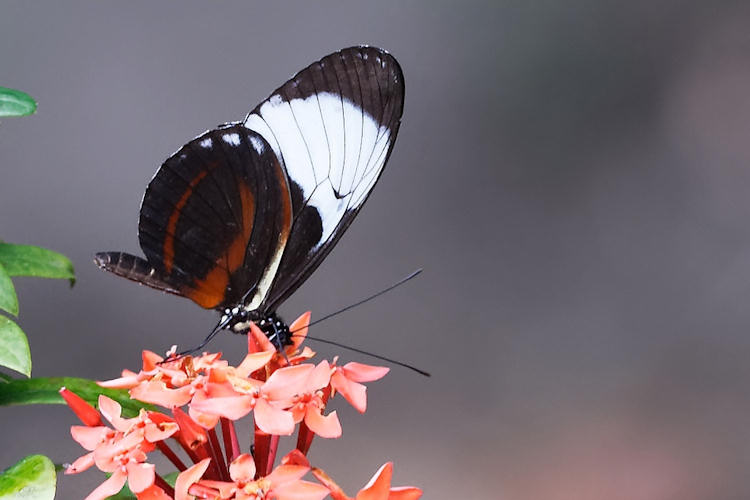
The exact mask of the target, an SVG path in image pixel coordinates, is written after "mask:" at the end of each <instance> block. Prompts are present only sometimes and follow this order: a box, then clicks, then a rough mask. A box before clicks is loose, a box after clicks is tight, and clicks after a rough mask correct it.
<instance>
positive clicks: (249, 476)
mask: <svg viewBox="0 0 750 500" xmlns="http://www.w3.org/2000/svg"><path fill="white" fill-rule="evenodd" d="M229 476H230V477H231V478H232V480H233V481H243V482H249V481H252V480H253V479H254V478H255V460H253V457H251V456H250V455H248V454H247V453H243V454H242V455H240V456H238V457H237V458H235V459H234V460H232V463H231V464H230V465H229Z"/></svg>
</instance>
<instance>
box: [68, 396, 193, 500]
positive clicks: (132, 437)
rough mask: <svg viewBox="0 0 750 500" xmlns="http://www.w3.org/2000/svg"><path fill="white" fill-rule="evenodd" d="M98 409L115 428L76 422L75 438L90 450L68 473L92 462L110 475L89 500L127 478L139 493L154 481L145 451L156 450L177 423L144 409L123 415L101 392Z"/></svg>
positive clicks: (111, 492) (116, 488)
mask: <svg viewBox="0 0 750 500" xmlns="http://www.w3.org/2000/svg"><path fill="white" fill-rule="evenodd" d="M99 411H100V412H101V414H102V415H103V416H104V418H106V419H107V421H109V423H110V424H112V427H114V429H111V428H109V427H106V426H103V425H98V426H73V427H71V429H70V432H71V435H72V436H73V439H75V440H76V441H77V442H78V443H79V444H80V445H81V446H83V448H84V449H86V450H88V451H89V452H90V453H87V454H86V455H84V456H82V457H80V458H79V459H78V460H76V461H75V462H73V464H72V465H70V466H69V467H68V468H67V469H66V471H65V473H66V474H77V473H79V472H82V471H84V470H86V469H88V468H89V467H91V466H92V465H96V466H97V468H99V469H100V470H102V471H104V472H109V473H111V476H110V477H109V478H108V479H107V480H106V481H104V482H103V483H102V484H101V485H99V487H98V488H96V489H95V490H94V491H93V492H91V494H90V495H89V496H88V497H86V500H97V499H104V498H107V497H109V496H111V495H114V494H115V493H117V492H118V491H120V489H122V487H123V486H124V484H125V482H126V481H127V482H128V485H129V486H130V489H131V490H133V492H135V493H140V492H143V491H145V490H147V489H148V488H150V487H151V486H152V485H153V484H154V481H155V472H154V466H153V464H149V463H146V454H147V453H148V452H150V451H153V450H154V448H155V443H157V442H159V441H162V440H164V439H167V438H168V437H170V436H171V435H172V434H174V433H175V432H177V430H178V428H177V424H175V423H174V422H173V421H171V420H165V419H164V418H162V417H163V416H161V417H159V418H158V419H156V420H154V419H152V418H151V416H152V413H151V412H147V411H145V410H141V413H140V414H139V415H138V416H137V417H135V418H122V417H121V411H122V409H121V407H120V405H119V404H118V403H117V402H115V401H113V400H111V399H109V398H108V397H106V396H99Z"/></svg>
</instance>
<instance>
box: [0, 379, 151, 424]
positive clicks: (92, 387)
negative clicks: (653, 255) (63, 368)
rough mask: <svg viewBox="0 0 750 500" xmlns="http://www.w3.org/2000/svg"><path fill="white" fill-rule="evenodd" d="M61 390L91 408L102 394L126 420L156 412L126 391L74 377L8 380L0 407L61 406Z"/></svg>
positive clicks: (1, 387) (2, 389) (0, 388)
mask: <svg viewBox="0 0 750 500" xmlns="http://www.w3.org/2000/svg"><path fill="white" fill-rule="evenodd" d="M61 387H67V388H68V389H69V390H71V391H73V392H75V393H76V394H78V395H79V396H81V397H82V398H83V399H84V400H86V401H87V402H88V403H90V404H92V405H94V406H96V403H97V401H98V400H99V394H104V395H105V396H107V397H108V398H111V399H114V400H115V401H117V402H118V403H120V406H122V414H123V416H125V417H134V416H136V415H138V412H139V411H140V409H141V408H145V409H147V410H153V409H155V407H154V406H152V405H149V404H146V403H141V402H140V401H136V400H135V399H130V395H129V394H128V391H126V390H125V389H106V388H104V387H99V386H98V385H97V384H96V382H94V381H93V380H88V379H85V378H76V377H49V378H47V377H37V378H30V379H13V380H10V381H9V382H7V383H3V384H0V406H7V405H31V404H64V403H65V401H64V400H63V398H62V396H60V394H59V392H60V388H61Z"/></svg>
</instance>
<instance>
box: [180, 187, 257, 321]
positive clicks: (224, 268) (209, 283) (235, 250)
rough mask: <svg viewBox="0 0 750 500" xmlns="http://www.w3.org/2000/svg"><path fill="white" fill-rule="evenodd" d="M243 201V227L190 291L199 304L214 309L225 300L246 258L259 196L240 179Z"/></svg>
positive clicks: (190, 295)
mask: <svg viewBox="0 0 750 500" xmlns="http://www.w3.org/2000/svg"><path fill="white" fill-rule="evenodd" d="M237 188H238V190H239V195H240V202H241V203H242V228H241V231H240V232H239V233H238V234H237V236H235V238H234V239H233V240H232V242H231V243H230V244H229V246H228V247H227V251H226V252H225V253H224V255H223V256H222V257H221V258H220V259H218V260H217V261H216V265H215V266H214V267H213V268H212V269H211V271H209V272H208V274H207V275H206V276H205V278H203V279H201V280H196V281H195V283H194V285H193V286H192V288H193V289H192V290H191V291H189V292H188V293H186V294H185V295H187V297H188V298H190V299H191V300H192V301H193V302H195V303H197V304H198V305H199V306H201V307H204V308H206V309H213V308H215V307H217V306H218V305H219V304H221V303H222V302H223V301H224V297H225V295H226V289H227V285H229V276H230V275H231V274H232V273H233V272H235V271H236V270H237V269H239V268H240V267H241V266H242V265H243V264H244V262H245V252H246V251H247V245H248V243H249V241H250V236H251V235H252V232H253V224H254V222H255V220H254V217H255V198H254V196H253V193H252V191H250V188H249V187H248V186H247V185H246V184H245V183H244V182H240V183H239V184H238V185H237Z"/></svg>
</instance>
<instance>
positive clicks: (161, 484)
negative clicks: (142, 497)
mask: <svg viewBox="0 0 750 500" xmlns="http://www.w3.org/2000/svg"><path fill="white" fill-rule="evenodd" d="M154 484H156V486H158V487H159V488H161V489H163V490H164V493H166V494H167V495H169V496H170V497H174V488H172V487H171V486H170V485H169V483H167V482H166V481H165V480H164V478H163V477H161V476H160V475H159V474H155V475H154Z"/></svg>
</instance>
